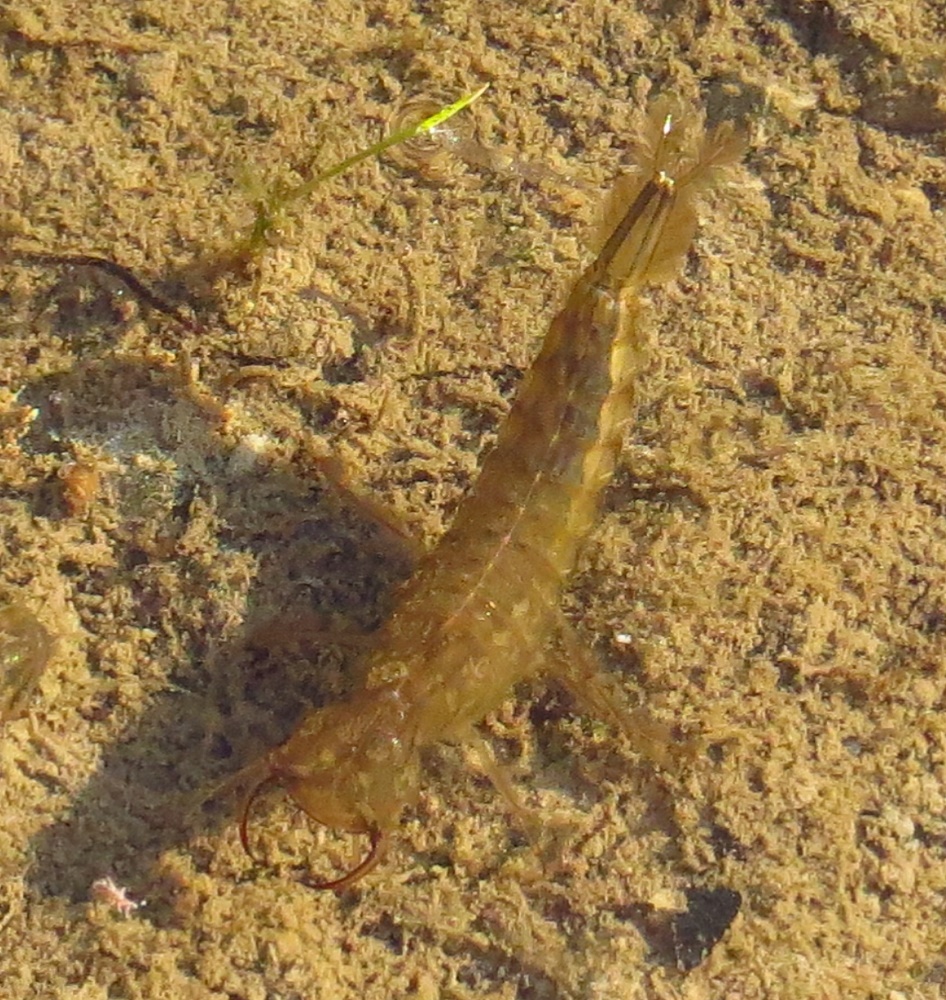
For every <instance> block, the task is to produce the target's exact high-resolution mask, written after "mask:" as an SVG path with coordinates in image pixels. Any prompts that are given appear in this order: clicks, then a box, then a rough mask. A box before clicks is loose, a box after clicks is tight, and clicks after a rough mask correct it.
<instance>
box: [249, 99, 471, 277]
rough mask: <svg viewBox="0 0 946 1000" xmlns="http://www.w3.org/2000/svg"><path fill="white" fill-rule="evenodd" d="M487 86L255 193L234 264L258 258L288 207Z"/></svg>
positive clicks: (439, 120) (433, 124) (428, 128)
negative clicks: (305, 174) (305, 175)
mask: <svg viewBox="0 0 946 1000" xmlns="http://www.w3.org/2000/svg"><path fill="white" fill-rule="evenodd" d="M488 87H489V84H488V83H485V84H483V86H482V87H480V88H479V89H478V90H475V91H473V93H472V94H467V95H466V96H464V97H461V98H460V99H459V100H458V101H454V103H453V104H449V105H447V106H446V107H444V108H440V109H438V110H437V111H436V112H434V113H433V114H431V115H428V116H427V117H425V118H423V119H421V120H420V121H417V122H411V123H408V124H406V125H403V126H402V127H400V128H398V129H396V130H395V131H394V132H392V133H391V134H390V135H388V136H385V138H383V139H381V140H380V141H379V142H376V143H373V144H372V145H370V146H368V147H366V148H365V149H362V150H359V151H358V152H357V153H353V154H352V155H351V156H348V157H346V158H345V159H344V160H341V161H340V162H339V163H336V164H334V165H333V166H331V167H329V168H328V169H327V170H323V171H322V172H321V173H319V174H317V175H316V176H315V177H312V178H310V179H309V180H307V181H303V182H302V183H301V184H297V185H295V186H293V187H286V186H284V185H282V184H275V185H273V186H272V187H270V188H269V189H263V190H261V191H259V192H258V193H257V194H256V195H255V197H254V206H253V207H254V211H255V218H254V220H253V223H252V225H251V226H250V227H249V229H248V231H247V232H246V234H245V235H244V236H243V237H242V238H241V239H240V240H239V241H238V242H237V244H236V246H235V247H234V249H233V253H232V259H233V260H234V261H235V262H240V263H244V264H245V263H247V262H249V261H251V260H253V259H254V258H256V257H258V256H259V255H260V254H261V253H262V252H263V250H264V249H265V248H266V247H267V246H268V245H269V244H270V242H271V240H272V236H273V234H274V233H275V232H278V230H279V229H280V228H281V226H282V223H283V221H284V219H285V217H286V212H287V210H288V209H289V207H290V206H291V205H293V204H295V203H296V202H299V201H301V200H302V199H303V198H307V197H308V196H309V195H310V194H312V192H313V191H315V189H316V188H318V187H319V186H320V185H322V184H324V183H325V182H326V181H330V180H331V179H332V178H333V177H338V176H339V174H343V173H344V172H345V171H346V170H349V169H350V168H351V167H354V166H356V165H357V164H359V163H362V162H363V161H364V160H368V159H370V158H371V157H373V156H380V155H381V154H382V153H383V152H385V150H388V149H390V148H391V147H392V146H397V145H399V144H401V143H404V142H407V141H409V140H410V139H414V138H415V137H417V136H419V135H423V134H424V133H430V132H432V131H433V130H434V129H436V128H437V127H438V126H439V125H442V124H443V123H444V122H446V121H447V120H448V119H450V118H452V117H453V116H454V115H455V114H457V112H459V111H462V110H463V109H464V108H467V107H469V106H470V105H471V104H472V103H473V102H474V101H475V100H476V99H477V98H478V97H480V96H481V95H482V94H483V93H484V92H485V91H486V89H487V88H488Z"/></svg>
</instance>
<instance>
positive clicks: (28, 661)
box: [0, 604, 53, 724]
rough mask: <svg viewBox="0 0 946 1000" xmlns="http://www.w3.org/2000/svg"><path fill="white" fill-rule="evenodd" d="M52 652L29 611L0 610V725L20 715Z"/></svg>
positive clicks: (14, 607)
mask: <svg viewBox="0 0 946 1000" xmlns="http://www.w3.org/2000/svg"><path fill="white" fill-rule="evenodd" d="M52 652H53V642H52V638H51V637H50V635H49V632H47V631H46V629H45V627H44V626H43V625H41V624H40V622H39V621H38V620H37V619H36V616H35V615H34V614H33V613H32V612H31V611H28V610H27V609H26V608H24V607H22V606H21V605H19V604H8V605H7V606H6V607H3V608H0V724H2V723H4V722H8V721H10V720H12V719H17V718H19V717H20V716H21V715H23V714H24V712H25V711H26V705H27V703H28V702H29V699H30V695H32V693H33V690H34V689H35V687H36V685H37V684H38V683H39V679H40V676H41V675H42V673H43V671H44V670H45V669H46V667H47V665H48V663H49V661H50V659H51V657H52Z"/></svg>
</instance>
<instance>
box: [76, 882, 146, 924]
mask: <svg viewBox="0 0 946 1000" xmlns="http://www.w3.org/2000/svg"><path fill="white" fill-rule="evenodd" d="M90 891H91V893H92V898H93V899H96V900H98V901H99V902H100V903H105V904H107V905H108V906H110V907H111V908H112V909H113V910H118V912H119V913H120V914H121V915H122V916H123V917H128V915H129V914H130V913H133V912H134V911H135V910H137V909H138V907H139V906H144V905H145V902H146V900H141V901H140V902H135V900H133V899H129V898H128V890H127V889H126V888H125V887H124V886H118V885H116V884H115V880H114V879H113V878H112V877H111V876H110V875H107V876H106V877H105V878H97V879H96V880H95V881H94V882H93V883H92V887H91V890H90Z"/></svg>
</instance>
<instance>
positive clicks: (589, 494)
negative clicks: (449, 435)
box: [241, 108, 740, 889]
mask: <svg viewBox="0 0 946 1000" xmlns="http://www.w3.org/2000/svg"><path fill="white" fill-rule="evenodd" d="M739 151H740V149H739V143H737V142H736V141H735V140H734V139H733V137H732V134H731V132H729V131H721V132H718V133H716V134H715V135H713V136H710V137H701V138H699V139H698V140H697V141H696V142H692V143H691V142H690V141H689V139H688V137H687V135H686V132H685V130H680V131H678V130H677V128H676V126H675V124H674V122H673V121H672V118H671V116H670V115H669V114H668V113H667V111H666V109H665V108H655V109H654V110H653V111H652V113H651V117H650V121H649V124H648V126H647V132H646V133H645V135H644V136H643V138H642V142H641V144H640V160H641V164H640V167H641V168H640V171H639V173H638V174H636V175H635V177H634V178H631V179H630V182H629V183H628V182H625V181H622V182H620V183H619V185H618V186H617V187H616V191H615V193H614V195H613V196H612V200H611V201H612V208H611V215H612V218H616V219H617V223H616V224H612V226H611V227H610V230H609V233H608V236H607V239H606V240H605V242H604V245H603V247H602V249H601V251H600V253H599V254H598V256H597V258H596V259H595V261H594V262H593V263H592V264H591V266H590V267H589V268H588V269H587V270H586V271H585V272H584V273H583V274H582V275H581V276H580V277H579V278H578V280H577V281H576V282H575V285H574V287H573V288H572V290H571V293H570V294H569V296H568V299H567V301H566V303H565V305H564V307H563V308H562V309H561V311H560V312H559V313H558V315H557V316H556V317H555V319H554V320H553V321H552V324H551V327H550V329H549V331H548V333H547V334H546V337H545V341H544V343H543V346H542V349H541V352H540V354H539V356H538V358H537V359H536V361H535V363H534V364H533V365H532V367H531V369H530V370H529V372H528V373H527V375H526V377H525V379H524V382H523V385H522V387H521V389H520V391H519V394H518V397H517V398H516V401H515V403H514V405H513V407H512V409H511V410H510V413H509V415H508V417H507V418H506V420H505V422H504V424H503V425H502V428H501V429H500V432H499V437H498V440H497V442H496V445H495V447H494V448H493V450H492V451H491V452H490V453H489V455H488V456H487V457H486V459H485V461H484V462H483V466H482V470H481V472H480V475H479V477H478V479H477V481H476V484H475V486H474V488H473V490H472V491H471V493H470V494H469V495H468V496H467V497H466V498H465V499H464V500H463V502H462V503H461V505H460V507H459V509H458V511H457V514H456V518H455V520H454V522H453V524H452V526H451V527H450V529H449V530H448V531H447V533H446V534H445V535H444V536H443V538H442V539H441V541H440V542H439V544H438V545H437V546H436V548H434V549H433V550H432V551H431V552H430V553H429V554H428V555H427V556H425V557H424V558H423V560H422V561H421V563H420V565H419V566H418V568H417V571H416V572H415V574H414V575H413V577H412V578H411V579H410V580H409V581H408V582H407V584H406V585H405V586H404V588H403V589H402V591H401V592H400V594H399V595H398V598H397V601H396V604H395V608H394V611H393V613H392V614H391V616H390V617H389V619H388V620H387V622H386V624H385V625H384V626H383V627H382V628H381V629H380V630H379V631H378V632H377V633H376V634H375V636H374V637H373V645H372V647H371V650H370V651H369V652H368V654H367V656H366V657H365V660H364V662H363V674H362V676H361V681H360V686H359V687H358V689H357V691H356V693H355V694H354V695H353V696H352V697H351V698H350V699H349V700H347V701H345V702H342V703H339V704H336V705H330V706H327V707H325V708H320V709H317V710H313V711H312V712H310V713H309V714H308V715H307V716H306V717H305V718H304V719H303V721H302V723H301V724H300V726H299V727H298V729H297V730H296V731H295V733H294V734H293V735H292V736H291V737H290V738H289V740H287V741H286V743H284V744H283V745H282V746H280V747H278V748H277V749H275V750H273V751H272V752H271V753H269V754H268V755H267V756H266V758H265V759H264V761H262V762H261V764H260V765H259V766H258V767H257V768H256V769H255V770H256V773H257V774H258V775H259V776H260V784H259V785H258V786H257V788H258V787H260V786H261V785H262V784H269V783H279V784H281V785H282V786H284V787H285V788H286V790H287V791H288V793H289V794H290V795H291V796H292V798H293V799H294V800H295V801H296V803H297V804H298V805H299V806H300V807H301V808H302V809H304V810H305V811H306V812H307V813H308V814H309V815H310V816H311V817H312V818H313V819H315V820H317V821H319V822H321V823H324V824H325V825H327V826H329V827H332V828H335V829H338V830H344V831H349V832H352V833H366V834H369V835H370V836H371V838H372V850H371V853H370V854H369V856H368V858H367V859H366V860H365V861H364V862H362V864H361V865H359V866H358V868H356V869H355V870H354V871H353V872H350V873H349V874H348V875H347V876H345V877H344V878H342V879H339V880H337V881H335V882H329V883H322V884H320V887H327V888H335V889H338V888H341V887H342V886H344V885H348V884H350V883H351V882H352V881H354V880H355V879H356V878H358V877H360V876H361V875H363V874H364V873H365V872H366V871H368V870H370V868H371V867H372V866H373V865H374V863H375V862H376V860H377V858H378V857H379V856H380V848H381V845H382V844H383V843H384V838H385V835H386V834H387V833H388V832H389V831H390V830H391V829H392V828H394V827H395V826H396V824H397V822H398V820H399V817H400V815H401V812H402V811H403V809H404V807H405V806H406V805H409V804H410V803H411V802H412V801H413V800H414V799H415V797H416V794H417V787H418V782H419V779H420V763H419V752H420V750H421V749H422V748H423V747H424V746H426V745H429V744H431V743H435V742H437V741H441V740H450V741H459V740H464V739H467V738H470V737H471V736H472V734H473V726H474V725H475V724H476V723H477V722H479V721H480V720H482V719H483V717H484V716H485V715H487V714H488V713H489V712H491V711H493V710H494V709H496V708H497V707H498V706H499V705H500V704H501V703H502V701H503V700H504V699H505V698H506V697H507V696H508V694H509V692H510V689H511V688H512V687H513V685H514V684H516V683H517V682H518V681H521V680H523V679H525V678H527V677H529V676H532V675H534V674H536V673H539V672H541V671H543V670H550V671H553V672H558V673H560V674H562V675H563V679H564V680H565V681H566V682H567V683H569V686H570V687H572V689H573V690H574V689H575V688H576V687H577V688H579V689H581V688H582V687H586V688H588V699H587V703H589V704H591V705H592V706H593V707H594V708H595V709H596V710H599V711H601V712H603V714H605V715H606V717H607V718H608V719H609V721H611V722H615V723H617V724H618V725H620V726H622V728H624V729H625V730H633V729H634V727H635V725H636V724H637V721H638V716H637V715H636V713H634V712H632V711H630V710H628V709H627V708H626V707H625V706H624V705H623V704H622V703H619V702H618V700H617V699H619V697H620V695H619V693H618V692H617V689H616V687H614V686H613V685H612V686H609V685H608V684H607V683H606V682H604V681H602V680H601V679H600V678H599V677H597V676H595V671H594V668H589V667H588V666H587V660H586V661H585V663H584V666H583V667H582V668H579V670H578V672H577V673H576V668H575V664H574V663H571V664H568V663H564V662H562V661H561V660H555V659H554V658H551V657H549V656H548V655H547V647H548V643H549V640H550V638H551V637H552V636H553V635H554V634H559V632H560V627H561V626H560V624H559V622H560V612H559V610H558V605H559V598H560V594H561V590H562V587H563V584H564V582H565V580H566V578H567V576H568V573H569V572H570V571H571V569H572V567H573V566H574V563H575V560H576V557H577V554H578V550H579V546H580V545H581V543H582V541H583V540H584V538H585V537H586V535H587V534H588V531H589V530H590V528H591V527H592V525H593V523H594V520H595V517H596V513H597V507H598V499H599V496H600V493H601V490H602V489H603V488H604V487H605V486H606V485H607V483H608V481H609V479H610V477H611V475H612V473H613V470H614V466H615V462H616V460H617V457H618V454H619V451H620V448H621V441H622V438H623V434H624V430H625V428H626V425H627V423H628V421H629V420H630V418H631V415H632V412H633V407H634V392H633V381H634V375H635V370H636V367H637V363H638V360H639V354H640V350H641V346H642V345H641V340H640V336H641V335H640V325H639V322H638V310H639V304H640V292H641V290H642V289H643V287H644V286H645V285H648V284H653V283H655V282H659V281H662V280H666V279H667V278H668V277H669V276H670V275H671V274H672V273H673V272H674V271H675V269H676V268H677V266H678V265H679V262H680V260H681V259H682V257H683V254H684V253H685V251H686V249H687V247H688V246H689V245H690V242H691V240H692V236H693V232H694V228H695V215H694V211H693V197H694V194H695V193H696V192H697V191H698V190H699V189H700V188H701V187H702V186H705V185H706V184H707V183H708V182H709V181H711V180H712V178H713V175H714V174H715V173H716V171H717V169H718V168H719V167H721V166H723V165H725V164H726V163H728V162H731V161H732V160H733V159H734V158H735V156H737V155H738V153H739ZM564 641H565V642H566V643H568V641H569V637H567V636H566V637H565V640H564ZM566 659H569V658H568V657H566ZM581 670H583V671H584V673H581V672H580V671H581ZM645 740H646V737H645ZM254 795H255V790H254ZM251 798H252V796H251ZM248 805H249V803H248V804H247V808H248ZM241 832H242V836H243V841H244V845H246V811H244V818H243V823H242V826H241Z"/></svg>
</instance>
